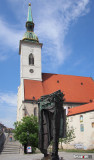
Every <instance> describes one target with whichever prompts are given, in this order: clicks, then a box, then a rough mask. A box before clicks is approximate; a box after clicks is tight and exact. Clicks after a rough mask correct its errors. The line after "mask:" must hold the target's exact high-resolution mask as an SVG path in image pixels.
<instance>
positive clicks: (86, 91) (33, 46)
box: [17, 4, 94, 121]
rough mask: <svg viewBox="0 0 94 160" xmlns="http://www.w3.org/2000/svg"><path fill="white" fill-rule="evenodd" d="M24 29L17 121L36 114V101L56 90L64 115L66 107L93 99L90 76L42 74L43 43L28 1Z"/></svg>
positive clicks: (21, 47)
mask: <svg viewBox="0 0 94 160" xmlns="http://www.w3.org/2000/svg"><path fill="white" fill-rule="evenodd" d="M26 30H27V31H26V32H25V34H24V36H23V38H22V40H20V46H19V55H20V86H19V87H18V100H17V121H21V119H22V118H23V117H24V116H27V115H28V116H30V115H31V114H33V115H35V116H37V115H38V104H37V100H38V99H39V98H40V97H41V96H43V95H48V94H51V93H53V92H55V91H57V90H61V92H63V93H64V99H65V101H64V108H65V109H66V114H67V113H68V109H69V108H74V107H77V106H80V105H84V104H88V103H91V102H93V101H94V81H93V79H92V78H91V77H82V76H72V75H61V74H51V73H42V63H41V50H42V47H43V44H42V43H40V42H39V39H38V37H37V35H36V34H35V33H34V22H33V18H32V12H31V4H29V7H28V17H27V22H26Z"/></svg>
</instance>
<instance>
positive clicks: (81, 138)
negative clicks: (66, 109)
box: [63, 111, 94, 149]
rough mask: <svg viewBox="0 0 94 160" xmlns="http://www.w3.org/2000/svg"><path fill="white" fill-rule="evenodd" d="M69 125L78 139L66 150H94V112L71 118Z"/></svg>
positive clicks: (66, 147) (64, 146)
mask: <svg viewBox="0 0 94 160" xmlns="http://www.w3.org/2000/svg"><path fill="white" fill-rule="evenodd" d="M81 117H82V118H81ZM68 124H69V127H70V128H74V133H75V136H76V137H75V139H74V140H73V141H72V142H70V144H63V148H64V149H94V111H89V112H86V113H80V114H77V115H72V116H69V117H68Z"/></svg>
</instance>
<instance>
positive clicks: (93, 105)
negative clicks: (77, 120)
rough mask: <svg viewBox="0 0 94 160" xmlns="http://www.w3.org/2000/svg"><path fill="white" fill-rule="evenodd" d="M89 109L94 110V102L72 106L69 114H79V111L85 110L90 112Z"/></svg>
mask: <svg viewBox="0 0 94 160" xmlns="http://www.w3.org/2000/svg"><path fill="white" fill-rule="evenodd" d="M89 111H94V102H92V103H88V104H85V105H81V106H77V107H74V108H70V109H69V110H68V116H71V115H75V114H79V113H84V112H89Z"/></svg>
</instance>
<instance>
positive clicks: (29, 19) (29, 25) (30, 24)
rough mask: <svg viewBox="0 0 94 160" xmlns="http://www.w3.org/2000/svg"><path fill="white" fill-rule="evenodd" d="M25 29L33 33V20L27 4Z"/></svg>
mask: <svg viewBox="0 0 94 160" xmlns="http://www.w3.org/2000/svg"><path fill="white" fill-rule="evenodd" d="M26 28H27V31H32V32H33V31H34V23H33V18H32V12H31V3H29V7H28V17H27V22H26Z"/></svg>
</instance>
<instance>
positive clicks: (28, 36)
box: [23, 3, 39, 43]
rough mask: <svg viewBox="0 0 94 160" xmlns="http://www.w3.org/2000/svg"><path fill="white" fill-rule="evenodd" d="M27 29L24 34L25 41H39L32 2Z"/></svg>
mask: <svg viewBox="0 0 94 160" xmlns="http://www.w3.org/2000/svg"><path fill="white" fill-rule="evenodd" d="M26 29H27V31H26V32H25V34H24V36H23V40H25V41H27V40H28V41H32V42H36V43H39V40H38V37H37V35H36V34H35V33H34V23H33V18H32V12H31V3H29V7H28V17H27V22H26Z"/></svg>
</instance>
